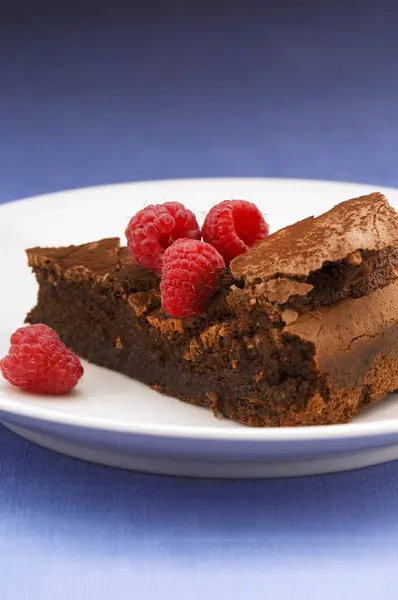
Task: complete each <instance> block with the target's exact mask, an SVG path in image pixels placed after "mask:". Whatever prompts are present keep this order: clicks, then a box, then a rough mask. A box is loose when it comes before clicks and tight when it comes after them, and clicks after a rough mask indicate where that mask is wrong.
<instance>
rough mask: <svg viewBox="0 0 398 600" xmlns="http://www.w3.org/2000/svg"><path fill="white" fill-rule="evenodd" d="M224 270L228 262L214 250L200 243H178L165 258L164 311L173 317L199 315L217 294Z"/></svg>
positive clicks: (171, 247) (162, 290)
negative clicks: (215, 293) (220, 277)
mask: <svg viewBox="0 0 398 600" xmlns="http://www.w3.org/2000/svg"><path fill="white" fill-rule="evenodd" d="M224 269H225V263H224V259H223V257H222V256H221V255H220V254H219V253H218V252H217V250H216V249H215V248H213V246H210V245H209V244H206V243H205V242H199V241H197V240H188V239H181V240H177V241H176V242H175V243H174V244H173V245H172V246H170V247H169V248H168V249H167V250H166V252H165V253H164V255H163V268H162V280H161V282H160V291H161V294H162V308H163V310H164V311H165V312H166V313H168V314H169V315H171V316H172V317H181V318H184V317H194V316H195V315H198V314H199V313H200V312H202V310H203V309H204V308H205V306H206V304H207V303H208V302H209V300H210V298H211V297H212V296H213V294H214V292H215V291H216V290H217V288H218V281H219V276H220V274H221V273H222V271H223V270H224Z"/></svg>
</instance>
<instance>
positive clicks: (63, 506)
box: [0, 0, 398, 600]
mask: <svg viewBox="0 0 398 600" xmlns="http://www.w3.org/2000/svg"><path fill="white" fill-rule="evenodd" d="M28 4H29V5H28ZM132 4H134V3H131V2H127V1H126V2H121V1H120V2H116V3H110V2H105V1H103V2H96V3H94V2H90V1H87V0H85V1H84V2H81V3H79V6H77V3H75V5H74V3H73V2H72V3H56V2H55V3H49V2H45V1H44V0H38V1H37V2H34V3H22V2H17V3H16V4H15V3H14V4H13V5H12V6H11V4H10V5H9V6H8V7H7V5H6V6H2V13H3V14H2V16H1V19H0V202H6V201H11V200H15V199H18V198H21V197H24V196H31V195H36V194H40V193H45V192H50V191H56V190H61V189H66V188H74V187H81V186H86V185H97V184H102V183H111V182H119V181H130V180H142V179H158V178H168V177H172V178H175V177H183V178H184V177H212V176H255V177H258V176H273V177H302V178H322V179H337V180H350V181H362V182H369V183H373V184H375V187H377V185H384V186H385V185H392V186H397V185H398V169H397V165H396V143H397V130H398V110H397V100H398V76H397V74H396V57H397V55H398V36H397V35H396V22H397V16H398V10H397V8H395V6H394V3H393V2H383V1H381V2H377V3H374V2H367V1H358V2H350V3H347V4H348V6H345V4H344V3H343V2H333V3H332V2H317V3H316V2H309V1H307V2H305V1H304V2H292V1H291V2H275V3H271V2H265V3H264V2H257V3H256V2H252V3H251V2H249V3H246V5H245V9H243V3H239V2H235V1H234V2H231V3H229V4H228V3H225V5H227V4H228V8H225V6H224V8H222V7H221V3H217V2H216V3H210V2H202V3H195V4H193V3H192V2H183V1H182V0H180V1H179V2H177V1H173V0H170V1H169V2H152V3H147V4H148V5H150V6H147V7H146V8H141V9H137V8H135V7H134V6H131V5H132ZM140 4H141V3H140ZM211 4H212V5H213V6H212V7H211V6H210V5H211ZM219 4H220V5H219ZM223 4H224V3H223ZM111 5H112V6H111ZM177 200H183V199H177ZM397 555H398V464H397V463H390V464H388V465H384V466H380V467H374V468H371V469H364V470H362V471H357V472H351V473H344V474H338V475H330V476H324V477H316V478H303V479H296V480H294V479H291V480H279V481H253V482H250V481H247V482H225V481H199V480H188V479H187V480H183V479H172V478H165V477H155V476H146V475H139V474H135V473H128V472H123V471H121V470H116V469H108V468H103V467H100V466H95V465H91V464H88V463H83V462H79V461H75V460H73V459H70V458H67V457H62V456H59V455H57V454H54V453H51V452H49V451H46V450H43V449H40V448H38V447H35V446H34V445H32V444H29V443H28V442H25V441H23V440H20V439H19V438H18V437H17V436H15V435H13V434H11V433H9V432H8V431H7V430H5V429H4V428H0V596H1V597H2V598H4V599H5V600H25V598H37V599H39V600H50V599H51V600H64V599H68V600H70V598H74V599H76V600H80V598H82V599H91V598H95V599H96V600H105V599H108V598H110V597H111V596H112V597H115V599H117V600H119V599H120V600H124V599H125V598H126V599H127V598H129V599H130V598H132V597H134V598H139V599H140V600H141V599H143V600H146V599H147V598H156V599H158V598H173V599H175V600H180V599H181V600H182V599H184V600H190V599H195V600H196V599H203V598H224V597H225V598H231V599H239V600H240V599H241V598H242V599H243V598H244V599H250V600H257V599H260V598H261V600H264V599H266V598H272V599H274V598H282V599H285V598H286V599H288V598H289V599H295V598H301V597H305V598H314V599H317V600H318V599H319V598H322V600H329V599H335V598H338V599H339V600H345V599H350V600H353V599H354V600H355V599H356V598H361V599H368V598H383V599H384V600H387V599H389V598H396V591H395V577H394V574H395V570H396V557H397Z"/></svg>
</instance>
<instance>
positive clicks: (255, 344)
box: [27, 193, 398, 426]
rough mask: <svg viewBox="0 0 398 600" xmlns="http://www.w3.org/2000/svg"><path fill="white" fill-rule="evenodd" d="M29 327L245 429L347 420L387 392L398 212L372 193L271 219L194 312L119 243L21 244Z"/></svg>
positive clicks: (396, 328)
mask: <svg viewBox="0 0 398 600" xmlns="http://www.w3.org/2000/svg"><path fill="white" fill-rule="evenodd" d="M27 254H28V260H29V265H30V266H31V267H32V269H33V271H34V273H35V275H36V277H37V281H38V283H39V295H38V303H37V306H36V307H35V308H34V309H33V310H32V311H31V312H30V314H29V315H28V317H27V322H29V323H45V324H47V325H49V326H50V327H52V328H53V329H55V330H56V331H57V332H58V334H59V335H60V337H61V338H62V340H63V341H64V342H65V343H66V345H67V346H69V347H70V348H71V349H72V350H73V351H75V352H76V353H77V354H79V355H80V356H81V357H83V358H86V359H87V360H89V361H91V362H93V363H96V364H98V365H102V366H104V367H108V368H109V369H114V370H116V371H120V372H122V373H125V374H126V375H129V376H131V377H134V378H136V379H138V380H140V381H142V382H144V383H146V384H149V385H151V386H152V387H153V388H154V389H155V390H158V391H161V392H164V393H166V394H169V395H172V396H175V397H178V398H180V399H182V400H185V401H188V402H191V403H193V404H196V405H199V406H206V407H210V408H212V409H213V411H214V413H215V414H216V415H224V416H226V417H229V418H231V419H235V420H236V421H239V422H241V423H245V424H247V425H251V426H282V425H283V426H286V425H320V424H331V423H342V422H346V421H349V420H350V419H352V417H353V416H354V415H355V414H356V413H357V412H358V410H359V409H360V408H361V407H363V406H366V405H369V404H371V403H373V402H375V401H376V400H379V399H381V398H383V397H384V396H386V395H387V394H388V393H389V392H391V391H393V390H395V389H397V388H398V215H397V213H396V212H395V211H394V210H393V209H392V208H391V207H390V206H389V204H388V202H387V200H386V199H385V198H384V196H383V195H381V194H377V193H375V194H371V195H369V196H363V197H361V198H356V199H353V200H349V201H347V202H344V203H342V204H339V205H338V206H336V207H335V208H333V209H332V210H331V211H329V212H328V213H325V214H324V215H322V216H321V217H318V218H313V217H311V218H309V219H305V220H304V221H301V222H299V223H296V224H295V225H292V226H290V227H287V228H285V229H282V230H280V231H278V232H277V233H275V234H273V235H271V236H269V237H268V238H267V239H265V240H264V241H262V242H260V243H259V244H258V245H257V246H256V247H255V248H252V249H251V250H249V251H248V252H246V253H245V254H244V255H241V256H239V257H238V258H236V259H235V260H234V261H233V262H232V263H231V267H230V271H228V272H226V273H225V275H224V276H223V279H222V281H221V286H220V290H219V291H218V293H217V294H216V295H215V296H214V297H213V299H212V301H211V302H210V304H209V305H208V308H207V310H206V311H205V312H204V313H203V314H201V315H199V316H198V317H195V318H191V319H177V318H170V317H168V316H167V315H166V314H165V313H164V312H163V311H162V309H161V307H160V295H159V279H158V278H157V276H156V275H153V274H152V273H150V272H149V271H146V270H144V269H142V268H140V267H138V266H137V265H136V264H135V263H134V261H133V259H132V258H131V257H130V255H129V253H128V251H127V249H126V248H124V247H121V246H120V245H119V240H118V239H117V238H114V239H106V240H101V241H99V242H94V243H90V244H85V245H82V246H70V247H67V248H32V249H30V250H28V251H27Z"/></svg>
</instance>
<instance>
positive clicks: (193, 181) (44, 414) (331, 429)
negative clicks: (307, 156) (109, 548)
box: [0, 177, 398, 443]
mask: <svg viewBox="0 0 398 600" xmlns="http://www.w3.org/2000/svg"><path fill="white" fill-rule="evenodd" d="M231 180H232V181H233V182H235V183H240V184H244V183H246V182H251V183H253V182H257V183H259V184H261V183H265V182H270V183H271V182H272V183H275V184H278V183H280V184H283V183H286V182H289V183H290V184H293V185H294V184H299V185H310V186H314V187H316V186H319V185H328V186H333V187H334V186H335V187H336V188H337V187H341V186H344V187H347V188H352V189H353V190H354V189H355V188H358V187H360V188H362V189H364V190H368V191H369V192H371V191H374V190H376V189H377V190H382V192H383V193H385V194H388V193H392V194H397V193H398V189H397V188H393V187H391V186H382V185H378V184H374V185H373V184H369V183H361V182H351V181H339V180H323V179H298V178H287V177H286V178H281V177H211V178H184V179H153V180H144V181H132V182H120V183H111V184H105V185H97V186H85V187H80V188H71V189H67V190H60V191H56V192H50V193H46V194H41V195H36V196H29V197H27V198H20V199H15V200H10V201H6V202H5V203H2V204H0V211H1V212H2V213H3V214H4V213H7V212H8V213H11V214H12V213H13V212H18V211H20V210H22V209H23V206H24V205H25V204H27V203H31V202H38V203H45V202H52V201H54V199H55V198H57V199H62V198H65V197H69V201H75V200H76V199H77V198H78V197H79V195H80V194H81V193H86V194H87V193H88V194H91V193H95V192H97V191H99V190H101V191H103V190H109V191H111V190H112V189H116V188H117V189H121V188H123V187H125V188H134V187H137V186H139V187H142V186H145V185H148V186H150V185H154V184H156V185H167V186H173V185H179V184H180V185H187V184H189V185H201V184H205V185H206V184H214V183H218V184H225V183H226V182H228V181H231ZM13 402H14V401H13V400H9V399H7V398H4V397H3V394H2V393H1V388H0V416H1V419H3V420H6V418H3V415H4V417H5V415H7V414H10V415H17V416H19V417H26V418H28V419H33V420H38V421H45V422H46V423H56V424H58V425H68V426H72V427H77V428H81V429H91V430H97V431H98V430H99V431H112V432H115V433H125V434H131V435H134V434H136V435H149V436H156V437H161V438H174V439H176V438H178V439H184V438H185V439H190V440H209V441H211V440H212V441H215V440H220V441H221V440H223V441H234V442H272V443H278V442H280V443H282V442H283V443H286V442H300V441H301V442H304V441H305V442H311V441H321V440H322V441H327V440H329V441H332V440H342V439H344V440H350V439H353V440H354V439H359V438H362V439H365V438H374V437H382V436H383V437H384V436H388V435H393V434H397V435H398V417H397V418H393V419H390V420H380V421H376V422H375V421H370V422H366V421H365V422H358V423H357V422H350V423H343V424H338V425H315V426H298V427H264V428H263V427H261V428H252V427H245V426H244V425H240V426H239V427H237V428H236V429H232V428H231V429H229V428H222V427H212V428H206V427H203V426H201V425H197V426H189V425H162V424H156V423H153V424H151V425H147V424H142V423H140V422H139V421H138V420H137V421H134V422H127V423H124V422H122V421H120V420H113V419H108V418H107V419H105V418H101V417H93V416H89V417H85V416H82V415H73V414H70V413H67V412H62V411H52V410H51V409H48V408H47V407H34V406H33V407H32V406H30V405H28V404H26V405H23V404H22V403H21V404H19V403H18V404H17V405H15V406H13ZM376 423H377V426H376V425H375V424H376ZM375 427H377V431H375Z"/></svg>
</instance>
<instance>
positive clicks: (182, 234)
mask: <svg viewBox="0 0 398 600" xmlns="http://www.w3.org/2000/svg"><path fill="white" fill-rule="evenodd" d="M126 237H127V246H128V248H129V250H130V253H131V254H132V256H133V257H134V258H135V259H136V261H137V262H138V264H139V265H141V267H144V268H145V269H149V270H150V271H155V273H158V274H159V275H160V273H161V270H162V255H163V252H164V251H165V250H166V248H168V247H169V246H171V244H172V243H173V242H175V241H176V240H178V239H179V238H191V239H194V240H200V237H201V234H200V227H199V225H198V222H197V220H196V217H195V215H194V214H193V212H191V211H190V210H188V209H187V208H185V206H184V205H183V204H181V203H180V202H165V203H164V204H151V205H150V206H146V207H145V208H144V209H143V210H140V211H139V212H138V213H137V214H136V215H135V216H134V217H132V219H131V220H130V223H129V224H128V226H127V229H126Z"/></svg>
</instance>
